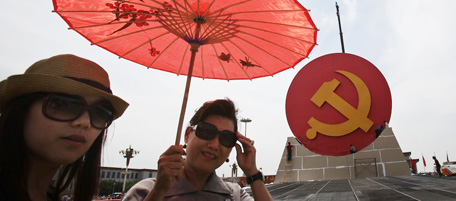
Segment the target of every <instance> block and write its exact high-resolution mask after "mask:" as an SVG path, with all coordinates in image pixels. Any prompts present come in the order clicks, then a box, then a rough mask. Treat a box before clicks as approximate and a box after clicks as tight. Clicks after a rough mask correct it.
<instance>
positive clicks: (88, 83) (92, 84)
mask: <svg viewBox="0 0 456 201" xmlns="http://www.w3.org/2000/svg"><path fill="white" fill-rule="evenodd" d="M64 77H65V78H68V79H72V80H74V81H78V82H81V83H84V84H87V85H89V86H92V87H95V88H97V89H100V90H103V91H105V92H108V93H110V94H112V91H111V89H110V88H108V87H105V86H103V85H102V84H100V83H99V82H96V81H93V80H88V79H82V78H76V77H67V76H64Z"/></svg>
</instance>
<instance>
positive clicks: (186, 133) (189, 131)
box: [184, 126, 192, 143]
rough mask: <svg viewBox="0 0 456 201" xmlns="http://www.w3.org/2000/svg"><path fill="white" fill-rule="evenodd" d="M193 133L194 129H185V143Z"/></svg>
mask: <svg viewBox="0 0 456 201" xmlns="http://www.w3.org/2000/svg"><path fill="white" fill-rule="evenodd" d="M191 132H192V127H190V126H188V127H187V129H185V136H184V142H185V143H187V142H188V136H189V135H190V133H191Z"/></svg>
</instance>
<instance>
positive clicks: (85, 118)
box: [71, 110, 91, 128]
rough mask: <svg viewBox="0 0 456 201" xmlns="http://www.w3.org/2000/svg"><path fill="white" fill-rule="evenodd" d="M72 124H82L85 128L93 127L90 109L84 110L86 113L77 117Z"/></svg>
mask: <svg viewBox="0 0 456 201" xmlns="http://www.w3.org/2000/svg"><path fill="white" fill-rule="evenodd" d="M71 124H72V125H73V126H80V127H83V128H89V127H91V124H90V114H89V111H87V110H86V111H84V113H82V115H81V116H80V117H78V118H77V119H75V120H74V121H73V122H72V123H71Z"/></svg>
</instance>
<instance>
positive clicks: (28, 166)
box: [0, 54, 128, 201]
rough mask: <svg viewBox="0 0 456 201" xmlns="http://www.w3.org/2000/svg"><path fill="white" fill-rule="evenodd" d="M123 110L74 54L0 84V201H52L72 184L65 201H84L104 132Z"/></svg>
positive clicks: (103, 78)
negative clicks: (71, 191)
mask: <svg viewBox="0 0 456 201" xmlns="http://www.w3.org/2000/svg"><path fill="white" fill-rule="evenodd" d="M127 107H128V103H127V102H125V101H124V100H122V99H121V98H119V97H117V96H115V95H113V94H112V91H111V89H110V82H109V77H108V74H107V73H106V71H105V70H103V68H101V67H100V66H99V65H98V64H96V63H94V62H92V61H89V60H86V59H83V58H80V57H77V56H74V55H68V54H67V55H57V56H54V57H51V58H48V59H44V60H41V61H38V62H36V63H35V64H33V65H32V66H30V67H29V68H28V69H27V70H26V71H25V73H24V74H20V75H13V76H10V77H8V78H7V79H5V80H3V81H2V82H0V178H1V179H0V200H2V201H14V200H17V201H30V200H33V201H58V200H61V199H62V197H61V196H63V195H61V193H62V192H63V191H64V190H65V189H67V188H68V186H69V185H70V183H71V182H72V181H73V180H74V182H75V183H74V185H73V186H74V194H73V196H72V197H71V199H72V200H75V201H89V200H92V198H93V195H94V193H95V192H96V189H97V187H98V179H99V174H100V163H101V151H102V147H103V143H104V140H105V137H106V133H107V128H108V127H109V125H110V124H111V123H112V121H113V120H114V119H117V118H119V117H120V116H121V115H122V114H123V113H124V111H125V109H126V108H127ZM53 179H55V181H53Z"/></svg>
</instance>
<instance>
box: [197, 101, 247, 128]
mask: <svg viewBox="0 0 456 201" xmlns="http://www.w3.org/2000/svg"><path fill="white" fill-rule="evenodd" d="M237 112H238V111H237V109H236V107H235V106H234V103H233V101H231V100H230V99H228V98H226V99H217V100H214V101H207V102H205V103H204V104H203V106H201V107H200V108H199V109H198V110H197V111H196V113H195V114H194V115H193V117H192V119H191V120H190V126H195V125H197V124H198V123H200V122H202V121H204V120H205V119H206V118H208V117H209V116H213V115H217V116H222V117H226V118H228V119H230V120H231V121H233V123H234V132H237V129H238V126H237V117H236V115H237Z"/></svg>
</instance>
